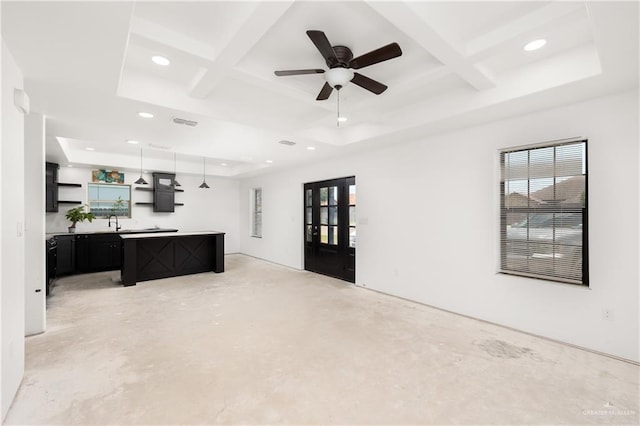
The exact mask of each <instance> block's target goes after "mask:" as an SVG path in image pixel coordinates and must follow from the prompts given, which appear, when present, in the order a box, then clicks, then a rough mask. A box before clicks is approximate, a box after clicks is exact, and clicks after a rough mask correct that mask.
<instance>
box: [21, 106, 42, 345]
mask: <svg viewBox="0 0 640 426" xmlns="http://www.w3.org/2000/svg"><path fill="white" fill-rule="evenodd" d="M24 131H25V134H24V137H25V145H24V184H25V187H26V188H28V190H27V191H26V192H25V194H24V196H25V200H24V201H25V259H29V267H28V268H26V271H25V333H26V335H27V336H29V335H32V334H37V333H42V332H43V331H44V330H45V327H46V314H45V313H46V287H45V279H46V278H45V275H46V256H45V250H46V248H45V235H44V234H45V220H44V210H45V205H44V191H45V182H44V180H45V177H44V163H45V155H44V153H45V133H46V132H45V117H44V116H43V115H42V114H37V113H33V112H32V113H31V114H29V115H27V116H26V117H25V130H24Z"/></svg>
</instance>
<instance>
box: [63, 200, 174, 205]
mask: <svg viewBox="0 0 640 426" xmlns="http://www.w3.org/2000/svg"><path fill="white" fill-rule="evenodd" d="M60 202H61V203H62V202H63V201H60ZM135 205H136V206H153V203H140V202H137V203H135ZM173 205H174V206H184V203H173Z"/></svg>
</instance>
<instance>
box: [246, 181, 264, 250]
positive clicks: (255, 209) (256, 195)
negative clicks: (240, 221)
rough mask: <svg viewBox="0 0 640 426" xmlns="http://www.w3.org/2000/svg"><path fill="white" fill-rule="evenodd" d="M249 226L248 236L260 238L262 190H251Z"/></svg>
mask: <svg viewBox="0 0 640 426" xmlns="http://www.w3.org/2000/svg"><path fill="white" fill-rule="evenodd" d="M250 197H251V198H250V205H251V217H250V221H251V226H250V230H249V236H251V237H253V238H262V188H251V195H250Z"/></svg>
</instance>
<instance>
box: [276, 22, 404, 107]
mask: <svg viewBox="0 0 640 426" xmlns="http://www.w3.org/2000/svg"><path fill="white" fill-rule="evenodd" d="M307 35H308V36H309V38H310V39H311V41H312V42H313V44H315V46H316V48H317V49H318V50H319V51H320V54H321V55H322V57H323V58H324V59H325V61H326V63H327V66H328V67H329V70H328V71H326V72H325V70H323V69H306V70H286V71H276V72H275V74H276V75H277V76H278V77H284V76H289V75H302V74H324V79H325V80H326V83H324V86H322V90H320V93H319V94H318V97H317V98H316V100H317V101H323V100H325V99H328V98H329V95H331V92H332V91H333V89H336V90H340V89H341V88H342V87H344V85H345V84H347V83H348V82H352V83H353V84H355V85H358V86H360V87H362V88H363V89H366V90H368V91H370V92H372V93H375V94H376V95H379V94H381V93H382V92H384V91H385V90H387V86H385V85H384V84H382V83H380V82H378V81H375V80H372V79H370V78H369V77H365V76H364V75H362V74H360V73H357V72H354V71H352V70H359V69H361V68H364V67H368V66H369V65H373V64H377V63H379V62H384V61H388V60H389V59H393V58H397V57H398V56H400V55H402V50H401V49H400V46H399V45H398V43H391V44H387V45H386V46H383V47H381V48H379V49H376V50H372V51H371V52H369V53H365V54H364V55H361V56H358V57H357V58H354V57H353V53H352V52H351V49H349V48H348V47H346V46H331V43H329V39H327V36H326V35H325V34H324V33H323V32H322V31H315V30H309V31H307Z"/></svg>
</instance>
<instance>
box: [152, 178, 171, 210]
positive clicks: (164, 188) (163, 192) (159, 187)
mask: <svg viewBox="0 0 640 426" xmlns="http://www.w3.org/2000/svg"><path fill="white" fill-rule="evenodd" d="M174 179H175V175H174V174H171V173H154V174H153V211H154V212H169V213H173V212H174V211H175V187H174Z"/></svg>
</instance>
